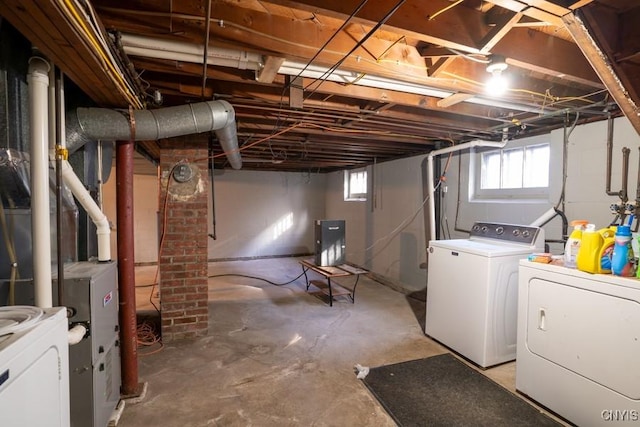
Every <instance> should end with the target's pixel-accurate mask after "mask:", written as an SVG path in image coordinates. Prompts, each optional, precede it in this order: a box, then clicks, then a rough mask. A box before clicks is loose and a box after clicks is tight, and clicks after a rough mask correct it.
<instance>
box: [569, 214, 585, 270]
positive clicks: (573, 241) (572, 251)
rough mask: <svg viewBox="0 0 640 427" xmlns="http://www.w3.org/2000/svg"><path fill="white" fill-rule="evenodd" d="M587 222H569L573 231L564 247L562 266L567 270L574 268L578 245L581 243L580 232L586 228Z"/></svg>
mask: <svg viewBox="0 0 640 427" xmlns="http://www.w3.org/2000/svg"><path fill="white" fill-rule="evenodd" d="M588 223H589V221H583V220H575V221H571V225H572V226H573V231H572V232H571V235H570V236H569V238H568V239H567V244H566V245H565V247H564V266H565V267H568V268H576V257H577V256H578V251H579V250H580V243H581V242H582V231H583V230H584V228H585V227H586V225H587V224H588Z"/></svg>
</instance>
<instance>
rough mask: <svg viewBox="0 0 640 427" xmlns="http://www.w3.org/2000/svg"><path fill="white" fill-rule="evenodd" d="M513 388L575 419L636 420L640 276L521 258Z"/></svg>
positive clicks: (639, 418)
mask: <svg viewBox="0 0 640 427" xmlns="http://www.w3.org/2000/svg"><path fill="white" fill-rule="evenodd" d="M516 389H517V390H518V391H519V392H521V393H523V394H525V395H527V396H529V397H530V398H532V399H534V400H536V401H537V402H539V403H541V404H542V405H544V406H546V407H547V408H549V409H551V410H552V411H554V412H556V413H557V414H558V415H560V416H562V417H564V418H566V419H567V420H569V421H571V422H572V423H574V424H576V425H579V426H607V425H609V426H610V425H632V424H637V423H638V422H640V280H637V279H635V278H625V277H617V276H612V275H610V274H589V273H585V272H582V271H578V270H574V269H569V268H566V267H562V266H556V265H547V264H539V263H534V262H529V261H521V262H520V283H519V307H518V354H517V360H516Z"/></svg>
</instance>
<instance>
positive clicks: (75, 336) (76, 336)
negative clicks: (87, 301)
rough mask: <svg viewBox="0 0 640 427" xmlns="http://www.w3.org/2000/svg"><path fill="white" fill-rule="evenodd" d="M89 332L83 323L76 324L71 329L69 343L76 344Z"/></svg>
mask: <svg viewBox="0 0 640 427" xmlns="http://www.w3.org/2000/svg"><path fill="white" fill-rule="evenodd" d="M86 334H87V327H86V326H84V325H81V324H77V325H75V326H74V327H73V328H71V329H69V334H68V338H69V345H76V344H78V343H79V342H80V341H82V338H84V336H85V335H86Z"/></svg>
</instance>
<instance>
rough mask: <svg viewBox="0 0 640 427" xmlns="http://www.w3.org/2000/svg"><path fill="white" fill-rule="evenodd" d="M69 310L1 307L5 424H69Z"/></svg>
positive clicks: (0, 399)
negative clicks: (67, 313)
mask: <svg viewBox="0 0 640 427" xmlns="http://www.w3.org/2000/svg"><path fill="white" fill-rule="evenodd" d="M67 330H68V326H67V315H66V309H64V308H61V307H58V308H51V309H40V308H37V307H30V306H9V307H0V426H2V427H25V426H29V427H68V426H69V425H70V415H69V344H68V333H67Z"/></svg>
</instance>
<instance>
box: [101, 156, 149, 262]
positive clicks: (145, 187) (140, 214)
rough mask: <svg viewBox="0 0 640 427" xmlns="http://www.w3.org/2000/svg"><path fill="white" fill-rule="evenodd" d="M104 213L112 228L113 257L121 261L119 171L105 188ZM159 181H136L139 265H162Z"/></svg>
mask: <svg viewBox="0 0 640 427" xmlns="http://www.w3.org/2000/svg"><path fill="white" fill-rule="evenodd" d="M103 199H104V212H105V215H106V216H107V218H108V219H109V223H110V224H112V227H111V256H112V258H113V259H116V257H117V253H118V251H117V247H116V234H117V226H118V224H117V221H116V170H115V168H113V170H112V171H111V174H110V175H109V180H108V181H107V182H106V183H105V184H104V186H103ZM157 218H158V177H157V176H156V175H134V177H133V227H134V228H133V229H134V245H135V262H136V264H150V263H156V262H158V219H157Z"/></svg>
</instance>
